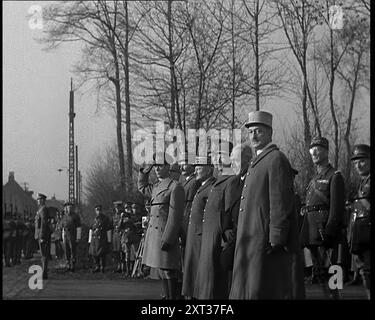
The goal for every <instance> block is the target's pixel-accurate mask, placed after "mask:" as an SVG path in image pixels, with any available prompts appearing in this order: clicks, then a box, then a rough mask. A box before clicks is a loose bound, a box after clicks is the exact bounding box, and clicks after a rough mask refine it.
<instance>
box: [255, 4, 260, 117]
mask: <svg viewBox="0 0 375 320" xmlns="http://www.w3.org/2000/svg"><path fill="white" fill-rule="evenodd" d="M254 36H255V39H254V41H255V45H254V53H255V83H254V86H255V106H256V110H257V111H259V110H260V102H259V96H260V92H259V91H260V90H259V89H260V88H259V87H260V86H259V0H256V1H255V12H254Z"/></svg>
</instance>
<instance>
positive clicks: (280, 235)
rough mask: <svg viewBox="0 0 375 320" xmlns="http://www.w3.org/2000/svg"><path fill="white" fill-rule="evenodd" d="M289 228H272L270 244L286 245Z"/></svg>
mask: <svg viewBox="0 0 375 320" xmlns="http://www.w3.org/2000/svg"><path fill="white" fill-rule="evenodd" d="M288 231H289V228H288V227H273V226H271V227H270V243H272V244H273V245H281V246H284V245H286V242H287V238H288Z"/></svg>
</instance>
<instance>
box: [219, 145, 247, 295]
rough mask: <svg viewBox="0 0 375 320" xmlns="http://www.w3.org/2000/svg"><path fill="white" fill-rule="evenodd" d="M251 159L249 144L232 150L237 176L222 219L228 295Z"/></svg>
mask: <svg viewBox="0 0 375 320" xmlns="http://www.w3.org/2000/svg"><path fill="white" fill-rule="evenodd" d="M251 158H252V152H251V147H250V146H249V145H248V144H245V143H243V144H241V145H237V146H235V147H234V148H233V150H232V154H231V165H232V169H233V171H234V174H235V175H236V176H235V178H234V179H232V180H231V182H230V185H229V186H228V192H226V194H225V203H226V204H227V208H225V212H224V213H223V215H222V217H221V219H222V221H221V225H222V233H223V234H222V237H223V240H224V244H223V250H222V252H221V256H220V263H221V265H222V268H223V270H224V272H225V273H226V274H227V277H228V289H229V290H228V295H229V291H230V287H231V283H232V271H233V260H234V248H235V245H236V234H237V222H238V213H239V209H240V202H241V193H242V189H243V185H244V183H245V179H246V173H247V169H248V167H249V163H250V160H251Z"/></svg>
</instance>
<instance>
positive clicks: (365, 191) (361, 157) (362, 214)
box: [349, 144, 371, 299]
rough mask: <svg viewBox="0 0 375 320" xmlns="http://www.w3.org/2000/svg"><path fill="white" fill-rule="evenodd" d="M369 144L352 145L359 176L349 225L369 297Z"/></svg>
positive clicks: (357, 262)
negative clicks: (359, 180) (359, 181)
mask: <svg viewBox="0 0 375 320" xmlns="http://www.w3.org/2000/svg"><path fill="white" fill-rule="evenodd" d="M370 151H371V150H370V146H369V145H366V144H358V145H356V146H354V149H353V153H352V158H351V160H352V162H353V166H354V168H355V171H356V173H357V174H358V175H359V176H360V178H361V183H360V185H359V188H358V192H357V196H356V197H355V199H354V201H353V204H352V219H351V221H350V226H349V246H350V251H351V253H352V254H353V255H354V263H355V265H356V267H357V268H358V270H359V274H360V275H361V277H362V282H363V286H364V288H365V290H366V294H367V298H368V299H370V285H371V283H370V271H371V263H370V262H371V254H370V251H371V250H370V248H371V236H370V229H371V206H370Z"/></svg>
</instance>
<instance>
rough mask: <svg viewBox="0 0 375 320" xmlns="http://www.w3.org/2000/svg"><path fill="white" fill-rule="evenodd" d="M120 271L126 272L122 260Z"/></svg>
mask: <svg viewBox="0 0 375 320" xmlns="http://www.w3.org/2000/svg"><path fill="white" fill-rule="evenodd" d="M121 273H125V274H126V266H125V263H123V262H121Z"/></svg>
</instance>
